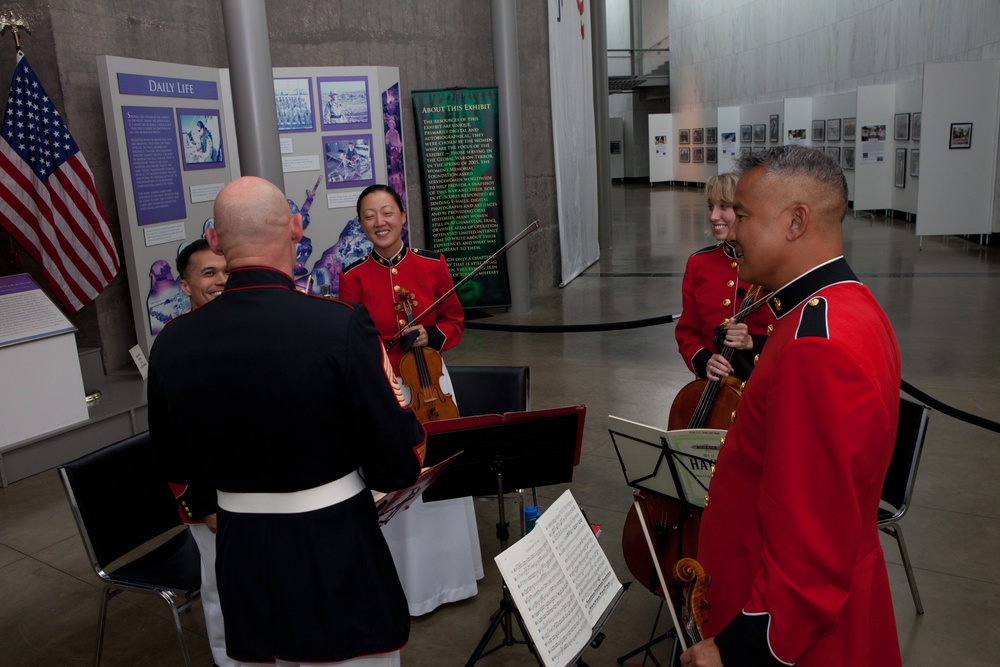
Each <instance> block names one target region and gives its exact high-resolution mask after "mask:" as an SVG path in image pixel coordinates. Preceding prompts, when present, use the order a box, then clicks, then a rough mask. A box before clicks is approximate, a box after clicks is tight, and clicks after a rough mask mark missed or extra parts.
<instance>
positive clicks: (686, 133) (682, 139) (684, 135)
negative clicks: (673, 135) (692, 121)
mask: <svg viewBox="0 0 1000 667" xmlns="http://www.w3.org/2000/svg"><path fill="white" fill-rule="evenodd" d="M677 143H679V144H689V143H691V130H681V131H680V133H679V134H678V137H677Z"/></svg>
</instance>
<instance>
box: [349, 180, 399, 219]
mask: <svg viewBox="0 0 1000 667" xmlns="http://www.w3.org/2000/svg"><path fill="white" fill-rule="evenodd" d="M373 192H388V193H389V194H390V195H392V198H393V199H395V200H396V206H398V207H399V210H400V211H405V210H406V208H405V207H404V206H403V200H402V199H400V197H399V193H398V192H396V191H395V190H393V189H392V188H390V187H389V186H388V185H383V184H382V183H376V184H375V185H369V186H368V187H367V188H365V189H364V190H362V191H361V194H360V195H358V203H357V206H356V208H357V210H358V216H359V217H360V216H361V201H362V200H363V199H364V198H365V197H367V196H368V195H370V194H371V193H373Z"/></svg>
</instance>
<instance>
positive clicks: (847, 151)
mask: <svg viewBox="0 0 1000 667" xmlns="http://www.w3.org/2000/svg"><path fill="white" fill-rule="evenodd" d="M843 156H844V160H843V162H841V164H840V166H841V167H842V168H843V169H844V170H845V171H852V170H853V169H854V146H844V152H843Z"/></svg>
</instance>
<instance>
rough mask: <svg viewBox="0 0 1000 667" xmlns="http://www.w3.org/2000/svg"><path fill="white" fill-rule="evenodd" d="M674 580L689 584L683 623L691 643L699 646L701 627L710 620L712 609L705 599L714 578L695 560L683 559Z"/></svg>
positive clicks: (677, 566) (676, 570)
mask: <svg viewBox="0 0 1000 667" xmlns="http://www.w3.org/2000/svg"><path fill="white" fill-rule="evenodd" d="M674 579H676V580H678V581H682V582H684V583H686V584H687V586H685V591H684V600H685V604H684V612H683V614H682V618H681V621H682V622H683V623H684V629H685V630H686V631H687V633H688V636H689V637H691V642H692V643H694V644H697V643H698V642H700V641H701V640H702V634H701V626H702V625H703V624H704V623H705V621H707V620H708V610H709V609H711V607H712V605H710V604H709V603H708V600H706V599H705V596H706V595H708V587H709V586H710V585H711V584H712V577H711V576H709V574H708V573H707V572H705V568H703V567H702V566H701V563H699V562H698V561H696V560H695V559H693V558H682V559H680V560H679V561H677V564H676V565H674Z"/></svg>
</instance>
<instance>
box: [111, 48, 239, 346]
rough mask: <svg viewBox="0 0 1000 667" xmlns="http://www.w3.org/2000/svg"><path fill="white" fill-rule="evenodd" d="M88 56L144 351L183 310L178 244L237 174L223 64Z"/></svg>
mask: <svg viewBox="0 0 1000 667" xmlns="http://www.w3.org/2000/svg"><path fill="white" fill-rule="evenodd" d="M97 64H98V75H99V79H100V84H101V98H102V101H103V104H104V119H105V129H106V132H107V136H108V147H109V150H110V153H111V167H112V173H113V175H114V180H115V195H116V199H117V201H118V212H119V217H120V219H121V229H122V240H123V243H124V253H123V254H124V259H125V268H126V273H127V275H128V280H129V291H130V293H131V295H132V313H133V318H134V323H135V329H136V336H137V338H138V341H139V344H140V347H141V348H142V350H143V352H144V353H146V354H148V353H149V348H150V347H151V345H152V342H153V339H154V337H155V336H156V334H157V333H159V332H160V331H161V330H162V329H163V327H164V325H166V323H167V322H169V321H170V320H171V319H173V318H174V317H176V316H178V315H181V314H183V313H185V312H187V311H188V310H189V309H190V301H189V300H188V298H187V296H185V295H184V294H183V292H181V289H180V276H179V275H177V269H176V262H177V253H178V250H179V248H180V247H181V246H182V245H183V244H186V243H189V242H190V241H193V240H194V239H196V238H199V237H201V236H202V235H203V234H204V230H205V228H206V226H207V225H208V224H209V221H210V220H211V218H212V207H213V205H214V203H215V195H216V194H217V193H218V191H219V190H220V189H222V186H223V185H225V184H226V183H228V182H229V181H231V180H232V179H233V178H235V177H236V176H238V175H239V167H238V164H239V157H238V154H237V150H236V137H235V132H234V128H233V127H232V126H231V125H232V123H231V121H230V119H231V118H232V103H231V99H230V93H229V88H228V85H227V83H226V81H227V79H226V78H225V77H224V76H223V72H222V70H218V69H213V68H207V67H194V66H188V65H177V64H173V63H158V62H152V61H147V60H135V59H130V58H116V57H111V56H102V57H100V58H98V62H97Z"/></svg>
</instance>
